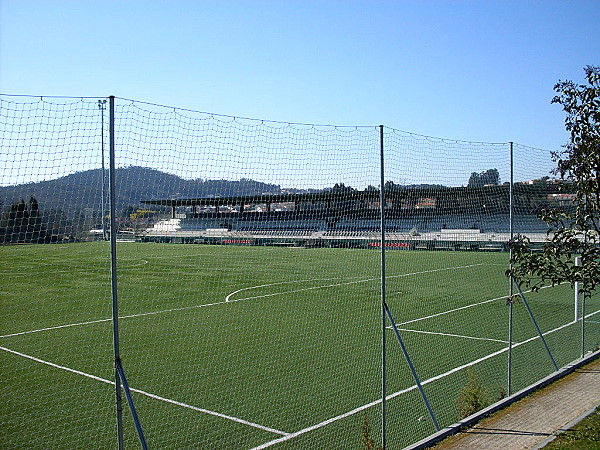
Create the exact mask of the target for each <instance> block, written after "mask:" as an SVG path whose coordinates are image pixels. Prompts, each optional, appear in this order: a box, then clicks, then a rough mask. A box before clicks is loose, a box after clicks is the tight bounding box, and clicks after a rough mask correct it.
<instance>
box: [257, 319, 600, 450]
mask: <svg viewBox="0 0 600 450" xmlns="http://www.w3.org/2000/svg"><path fill="white" fill-rule="evenodd" d="M597 313H600V310H599V311H596V312H594V313H592V314H589V315H588V316H586V317H589V316H592V315H594V314H597ZM575 323H576V322H574V321H573V322H569V323H567V324H564V325H561V326H560V327H558V328H555V329H553V330H550V331H547V332H545V333H542V334H543V335H544V336H546V335H549V334H552V333H554V332H556V331H559V330H562V329H563V328H566V327H568V326H571V325H574V324H575ZM539 338H540V337H539V336H538V335H536V336H533V337H531V338H529V339H526V340H524V341H522V342H518V343H515V344H513V348H516V347H520V346H521V345H524V344H527V343H529V342H531V341H535V340H536V339H539ZM507 351H508V347H505V348H503V349H500V350H498V351H495V352H493V353H490V354H489V355H486V356H483V357H481V358H479V359H476V360H473V361H471V362H468V363H466V364H463V365H462V366H458V367H455V368H454V369H450V370H449V371H447V372H444V373H441V374H439V375H436V376H434V377H431V378H428V379H427V380H422V381H421V384H422V385H426V384H429V383H432V382H434V381H437V380H440V379H442V378H445V377H447V376H450V375H452V374H454V373H456V372H459V371H461V370H464V369H466V368H468V367H471V366H474V365H475V364H479V363H481V362H483V361H485V360H487V359H490V358H493V357H494V356H498V355H501V354H502V353H506V352H507ZM415 389H417V385H413V386H410V387H407V388H405V389H402V390H400V391H397V392H394V393H392V394H389V395H386V397H385V398H386V399H387V400H390V399H392V398H395V397H398V396H400V395H402V394H406V393H407V392H410V391H414V390H415ZM380 403H381V399H377V400H374V401H372V402H370V403H367V404H365V405H362V406H359V407H358V408H354V409H352V410H350V411H347V412H345V413H343V414H340V415H339V416H335V417H332V418H330V419H327V420H324V421H323V422H320V423H317V424H315V425H311V426H310V427H307V428H303V429H302V430H299V431H296V432H294V433H290V434H288V435H286V436H283V437H280V438H277V439H274V440H272V441H269V442H265V443H264V444H261V445H259V446H257V447H254V448H253V449H252V450H260V449H264V448H267V447H271V446H272V445H275V444H279V443H280V442H285V441H289V440H290V439H293V438H295V437H298V436H301V435H303V434H306V433H308V432H310V431H314V430H318V429H319V428H322V427H324V426H326V425H329V424H330V423H333V422H337V421H338V420H341V419H345V418H346V417H350V416H353V415H354V414H357V413H359V412H361V411H364V410H365V409H368V408H371V407H372V406H376V405H378V404H380Z"/></svg>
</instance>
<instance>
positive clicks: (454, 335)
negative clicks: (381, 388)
mask: <svg viewBox="0 0 600 450" xmlns="http://www.w3.org/2000/svg"><path fill="white" fill-rule="evenodd" d="M387 328H389V327H387ZM398 330H399V331H407V332H411V333H421V334H436V335H438V336H448V337H458V338H464V339H474V340H477V341H492V342H500V343H501V344H508V341H503V340H500V339H492V338H482V337H476V336H466V335H463V334H450V333H439V332H436V331H423V330H412V329H410V328H398Z"/></svg>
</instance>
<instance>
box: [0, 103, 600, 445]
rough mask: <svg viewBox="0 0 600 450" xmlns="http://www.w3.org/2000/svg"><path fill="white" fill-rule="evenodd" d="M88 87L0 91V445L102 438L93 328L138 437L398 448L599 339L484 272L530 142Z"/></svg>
mask: <svg viewBox="0 0 600 450" xmlns="http://www.w3.org/2000/svg"><path fill="white" fill-rule="evenodd" d="M105 100H106V99H98V98H93V99H92V98H84V99H48V98H42V99H40V98H30V97H11V96H0V145H1V146H2V153H1V155H0V165H1V166H2V167H3V169H0V174H1V175H0V201H1V202H2V220H1V223H0V241H1V242H2V243H3V244H5V245H3V246H2V247H0V252H2V258H1V260H0V261H1V263H0V264H1V265H2V269H1V270H2V273H3V279H4V280H5V282H4V283H3V284H4V286H3V288H2V315H1V319H0V321H1V322H0V323H1V328H0V350H2V351H1V352H0V355H1V356H0V357H1V358H2V367H3V369H2V371H3V383H2V396H3V399H4V400H5V404H6V405H7V408H3V409H2V412H0V416H1V417H2V425H3V430H4V431H3V433H2V434H1V436H0V446H2V447H3V448H4V447H5V448H22V447H23V446H37V445H38V444H39V446H53V447H90V448H101V447H102V448H103V447H109V446H112V445H115V441H116V438H115V435H117V434H118V430H117V428H118V427H117V424H118V422H119V421H118V420H117V419H116V418H115V373H114V363H115V350H114V345H113V344H114V335H113V334H114V332H115V328H114V323H115V322H117V323H118V324H119V328H118V331H119V333H118V337H119V344H120V355H117V356H118V357H119V361H120V362H122V365H123V368H124V371H125V372H126V373H127V381H128V382H129V383H128V384H129V388H130V391H131V394H132V398H133V400H134V403H135V407H136V408H135V409H136V411H137V414H138V416H139V419H140V422H141V427H142V428H143V435H144V437H145V440H146V441H147V444H148V446H149V447H150V448H173V447H210V448H268V447H277V446H284V447H292V448H329V447H332V448H353V447H360V446H361V445H363V446H364V445H367V444H368V442H369V440H370V439H372V441H373V442H375V443H380V442H382V439H383V436H385V441H386V446H387V447H388V448H399V447H403V446H406V445H409V444H411V443H413V442H416V441H418V440H419V439H422V438H424V437H426V436H428V435H430V434H432V433H433V432H435V431H436V429H437V428H439V427H444V426H447V425H449V424H452V423H454V422H456V421H457V420H458V419H460V418H461V417H464V416H465V415H468V414H470V413H472V412H475V411H474V410H473V408H475V409H476V408H477V407H481V406H485V405H487V404H490V403H493V402H495V401H496V400H498V399H499V398H501V397H504V396H507V395H509V394H511V393H514V392H516V391H518V390H520V389H522V388H524V387H526V386H528V385H530V384H532V383H534V382H535V381H536V380H539V379H541V378H543V377H545V376H547V375H548V374H549V373H552V372H553V371H554V370H556V368H557V367H562V366H564V365H566V364H568V363H570V362H572V361H574V360H576V359H577V358H578V357H579V356H581V354H582V353H585V352H587V351H589V350H591V349H593V348H595V347H597V346H598V343H599V342H600V327H599V326H598V323H597V316H596V313H597V312H598V311H599V310H600V303H599V302H598V300H597V299H596V298H591V299H588V301H587V302H586V303H585V308H584V310H582V308H581V307H579V309H577V307H576V306H575V300H574V298H575V293H574V292H573V289H572V288H571V287H570V286H566V285H561V286H555V287H547V288H544V289H541V290H540V292H538V293H535V294H534V293H531V292H523V295H522V296H520V297H516V296H511V294H517V293H518V292H517V290H516V289H517V288H516V287H515V286H511V284H510V283H509V280H508V278H507V277H506V276H505V271H506V270H507V269H508V268H509V253H508V246H507V243H508V242H509V240H510V238H511V236H512V235H514V234H517V233H521V234H526V235H527V236H528V237H529V238H530V239H531V240H532V242H534V244H538V245H541V244H542V243H543V241H544V239H545V238H546V231H547V227H546V225H545V224H544V222H542V221H541V220H539V219H538V218H537V213H538V212H539V210H540V208H542V207H543V206H544V205H548V204H556V205H563V206H564V205H568V203H569V201H570V198H569V196H568V194H564V193H562V192H559V191H558V189H557V187H556V185H555V184H554V183H553V178H552V173H551V170H552V168H553V166H554V164H553V162H552V159H551V155H550V153H549V152H547V151H542V150H539V149H534V148H529V147H525V146H521V145H518V144H510V143H498V144H491V143H474V142H461V141H452V140H445V139H437V138H429V137H424V136H418V135H414V134H411V133H407V132H403V131H400V130H395V129H391V128H387V127H379V126H377V127H376V126H373V127H335V126H318V125H304V124H289V123H279V122H272V121H261V120H251V119H245V118H236V117H228V116H220V115H214V114H207V113H201V112H196V111H188V110H182V109H178V108H172V107H164V106H157V105H152V104H147V103H142V102H137V101H132V100H126V99H109V100H110V101H108V102H106V101H105ZM111 101H114V103H113V105H114V114H112V113H111V111H110V108H109V106H110V105H111ZM113 143H114V145H113ZM382 162H383V167H382V165H381V163H382ZM382 169H383V170H382ZM382 173H383V178H382ZM111 180H113V181H114V183H112V184H111ZM511 181H512V183H511ZM382 184H383V186H384V191H383V192H384V195H383V196H382V195H381V189H380V188H381V185H382ZM111 195H112V197H111ZM111 198H112V199H113V203H112V204H111V201H110V200H111ZM382 200H383V202H382ZM111 207H112V208H114V216H111V214H110V211H111V209H110V208H111ZM382 212H383V216H382ZM382 224H383V225H384V229H383V233H382V227H381V226H382ZM113 230H114V233H113ZM50 244H52V245H50ZM175 244H184V245H175ZM111 257H114V260H113V261H111ZM115 286H118V288H117V289H116V292H117V293H118V309H117V311H116V312H113V311H112V309H111V306H112V304H113V303H112V302H113V301H114V300H115V299H114V294H113V291H111V288H113V287H115ZM382 299H385V305H386V306H387V308H382V304H383V302H382ZM114 314H115V315H114ZM117 317H118V321H116V320H115V319H116V318H117ZM583 318H585V319H586V320H582V319H583ZM582 325H585V333H586V336H587V337H586V339H585V341H584V342H582V339H581V335H582ZM117 379H118V378H117ZM119 381H122V380H119ZM478 386H479V387H481V389H480V391H479V392H480V394H479V399H478V400H480V403H481V404H480V405H475V406H473V405H471V404H469V402H468V401H466V400H465V396H467V395H468V394H469V393H470V392H472V391H473V390H475V389H476V388H477V387H478ZM123 408H124V409H125V413H124V419H123V435H124V444H125V445H126V446H132V445H138V444H137V440H138V438H137V437H136V430H135V426H134V425H135V424H134V421H133V419H132V415H131V414H130V413H129V411H130V409H128V407H127V405H126V404H125V401H124V400H123ZM469 408H471V409H469ZM361 442H362V444H361Z"/></svg>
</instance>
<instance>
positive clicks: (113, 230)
mask: <svg viewBox="0 0 600 450" xmlns="http://www.w3.org/2000/svg"><path fill="white" fill-rule="evenodd" d="M109 133H110V136H109V144H108V148H109V166H108V167H109V168H108V172H109V195H110V205H109V208H110V219H109V220H110V230H109V231H110V269H111V289H112V290H111V294H112V325H113V349H114V356H115V397H116V404H117V437H118V445H119V450H122V449H123V448H124V443H123V399H122V397H121V373H120V366H121V351H120V348H119V302H118V297H117V219H116V207H115V199H116V193H115V97H114V96H113V95H111V96H110V97H109Z"/></svg>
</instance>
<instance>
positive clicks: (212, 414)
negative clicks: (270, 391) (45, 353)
mask: <svg viewBox="0 0 600 450" xmlns="http://www.w3.org/2000/svg"><path fill="white" fill-rule="evenodd" d="M0 350H4V351H5V352H8V353H12V354H13V355H17V356H21V357H22V358H27V359H30V360H31V361H35V362H38V363H41V364H45V365H47V366H50V367H54V368H56V369H61V370H65V371H67V372H71V373H74V374H76V375H81V376H83V377H86V378H90V379H92V380H96V381H100V382H102V383H106V384H110V385H113V386H114V384H115V382H114V381H110V380H107V379H105V378H100V377H97V376H96V375H91V374H89V373H85V372H81V371H80V370H75V369H71V368H70V367H65V366H61V365H59V364H54V363H52V362H49V361H45V360H43V359H40V358H36V357H35V356H31V355H26V354H25V353H21V352H17V351H15V350H11V349H9V348H6V347H0ZM129 389H130V390H131V392H135V393H137V394H141V395H145V396H146V397H150V398H153V399H155V400H160V401H162V402H166V403H170V404H172V405H177V406H181V407H183V408H187V409H191V410H194V411H198V412H201V413H204V414H209V415H211V416H215V417H220V418H222V419H227V420H231V421H233V422H237V423H240V424H243V425H247V426H250V427H253V428H258V429H259V430H263V431H268V432H270V433H274V434H279V435H282V436H288V435H289V433H286V432H284V431H279V430H276V429H275V428H271V427H266V426H263V425H259V424H257V423H253V422H249V421H247V420H244V419H240V418H238V417H233V416H228V415H227V414H221V413H218V412H215V411H211V410H209V409H204V408H198V407H196V406H192V405H188V404H187V403H182V402H178V401H176V400H171V399H168V398H165V397H161V396H160V395H155V394H151V393H150V392H146V391H142V390H141V389H135V388H132V387H130V388H129Z"/></svg>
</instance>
